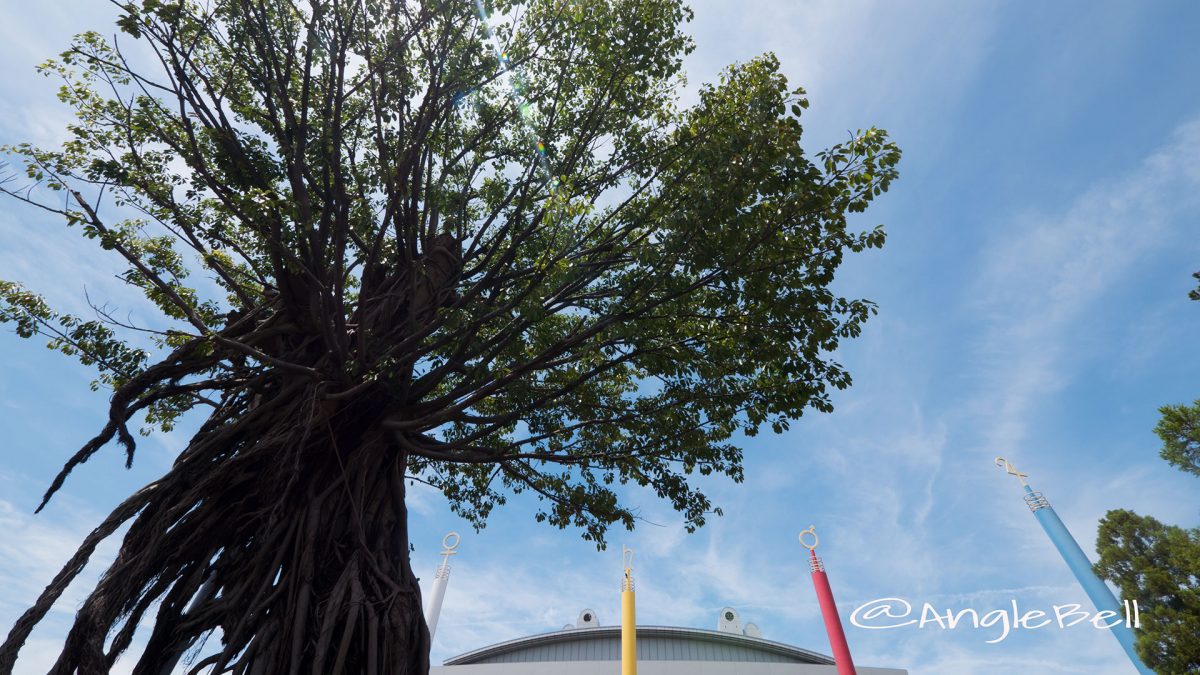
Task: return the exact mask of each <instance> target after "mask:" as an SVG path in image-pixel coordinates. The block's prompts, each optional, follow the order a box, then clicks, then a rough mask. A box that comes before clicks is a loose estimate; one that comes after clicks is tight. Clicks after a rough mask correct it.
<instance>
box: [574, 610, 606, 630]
mask: <svg viewBox="0 0 1200 675" xmlns="http://www.w3.org/2000/svg"><path fill="white" fill-rule="evenodd" d="M599 625H600V619H598V618H596V612H595V611H593V610H590V609H585V610H583V611H582V612H580V613H579V620H578V621H576V622H575V627H576V628H595V627H597V626H599Z"/></svg>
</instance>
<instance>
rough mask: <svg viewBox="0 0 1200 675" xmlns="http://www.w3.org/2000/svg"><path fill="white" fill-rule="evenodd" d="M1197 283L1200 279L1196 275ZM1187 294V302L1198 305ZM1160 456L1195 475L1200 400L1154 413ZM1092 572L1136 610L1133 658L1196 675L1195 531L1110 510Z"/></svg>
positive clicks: (1198, 590) (1199, 573)
mask: <svg viewBox="0 0 1200 675" xmlns="http://www.w3.org/2000/svg"><path fill="white" fill-rule="evenodd" d="M1195 276H1196V278H1198V279H1200V273H1197V274H1196V275H1195ZM1198 293H1200V292H1198V291H1192V292H1191V293H1190V296H1191V298H1192V299H1193V300H1200V295H1198ZM1158 411H1159V413H1160V414H1161V415H1162V417H1161V418H1160V419H1159V421H1158V425H1157V426H1155V427H1154V433H1156V434H1158V437H1159V438H1160V439H1162V442H1163V447H1162V450H1161V451H1160V453H1159V454H1160V456H1161V457H1162V458H1163V459H1165V460H1167V461H1168V462H1170V463H1171V464H1173V465H1175V466H1176V467H1178V468H1179V469H1180V470H1181V471H1187V472H1190V473H1193V474H1196V475H1200V400H1198V401H1196V402H1195V403H1194V404H1193V405H1191V406H1187V405H1169V406H1163V407H1161V408H1159V409H1158ZM1096 550H1097V551H1098V552H1099V553H1100V562H1098V563H1097V564H1096V573H1097V574H1099V575H1100V576H1101V577H1103V578H1106V579H1108V580H1109V581H1112V582H1113V583H1115V584H1116V585H1117V586H1118V587H1119V588H1120V589H1121V594H1122V595H1124V596H1125V597H1126V598H1136V599H1137V601H1138V604H1139V606H1140V607H1141V608H1142V609H1143V617H1144V618H1143V627H1142V630H1141V631H1140V633H1139V635H1138V639H1137V650H1138V655H1140V656H1141V657H1142V661H1143V662H1145V664H1146V665H1147V666H1149V667H1150V668H1153V669H1154V670H1155V671H1156V672H1160V673H1200V640H1197V639H1196V636H1197V635H1200V528H1195V529H1191V530H1187V529H1184V528H1182V527H1177V526H1174V525H1164V524H1163V523H1161V522H1159V521H1158V520H1156V519H1154V518H1152V517H1150V516H1139V515H1138V514H1136V513H1134V512H1132V511H1126V510H1123V509H1121V510H1115V511H1109V512H1108V513H1107V514H1105V516H1104V518H1103V519H1102V520H1101V521H1100V530H1099V532H1098V533H1097V535H1096Z"/></svg>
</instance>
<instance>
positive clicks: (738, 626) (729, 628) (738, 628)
mask: <svg viewBox="0 0 1200 675" xmlns="http://www.w3.org/2000/svg"><path fill="white" fill-rule="evenodd" d="M717 630H719V631H721V632H722V633H738V634H741V632H742V617H740V616H738V613H737V610H736V609H734V608H732V607H725V608H724V609H722V610H721V615H720V616H718V617H717Z"/></svg>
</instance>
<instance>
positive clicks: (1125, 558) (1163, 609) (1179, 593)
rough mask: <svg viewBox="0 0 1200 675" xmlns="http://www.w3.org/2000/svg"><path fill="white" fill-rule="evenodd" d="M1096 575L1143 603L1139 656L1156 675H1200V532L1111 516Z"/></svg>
mask: <svg viewBox="0 0 1200 675" xmlns="http://www.w3.org/2000/svg"><path fill="white" fill-rule="evenodd" d="M1096 548H1097V550H1098V551H1099V552H1100V562H1098V563H1097V564H1096V570H1097V572H1098V573H1099V574H1101V575H1102V576H1103V577H1104V578H1106V579H1108V580H1110V581H1112V582H1113V583H1115V584H1116V585H1117V586H1118V587H1119V588H1120V589H1121V594H1122V596H1124V597H1125V598H1133V599H1136V600H1137V601H1138V608H1139V610H1140V612H1141V621H1142V627H1141V629H1139V630H1138V631H1137V651H1138V655H1139V656H1141V657H1142V662H1143V663H1145V664H1146V665H1147V666H1149V667H1150V668H1151V669H1153V670H1154V672H1156V673H1180V674H1181V675H1182V674H1183V673H1200V640H1197V639H1196V636H1197V635H1200V576H1198V575H1200V528H1197V529H1191V530H1187V529H1184V528H1182V527H1177V526H1174V525H1164V524H1163V523H1161V522H1159V521H1158V520H1156V519H1155V518H1153V517H1151V516H1139V515H1138V514H1136V513H1134V512H1132V511H1126V510H1124V509H1120V510H1114V511H1109V512H1108V513H1107V514H1106V515H1105V516H1104V519H1103V520H1101V521H1100V530H1099V533H1098V534H1097V536H1096Z"/></svg>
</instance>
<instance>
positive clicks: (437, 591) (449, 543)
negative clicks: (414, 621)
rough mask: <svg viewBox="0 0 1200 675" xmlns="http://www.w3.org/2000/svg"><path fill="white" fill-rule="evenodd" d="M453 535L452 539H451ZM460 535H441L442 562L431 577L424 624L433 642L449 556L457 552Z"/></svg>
mask: <svg viewBox="0 0 1200 675" xmlns="http://www.w3.org/2000/svg"><path fill="white" fill-rule="evenodd" d="M451 537H453V540H452V539H451ZM459 539H460V537H459V536H458V533H457V532H451V533H449V534H447V535H446V536H445V537H442V564H441V565H439V566H438V570H437V574H436V575H435V576H434V578H433V594H432V596H431V597H430V599H429V608H428V609H427V610H426V612H425V624H426V625H428V626H429V641H430V642H433V634H434V633H435V632H437V623H438V615H439V614H441V612H442V599H443V598H445V597H446V582H447V581H449V579H450V556H452V555H454V554H456V553H458V551H455V550H454V549H456V548H458V541H459Z"/></svg>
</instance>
